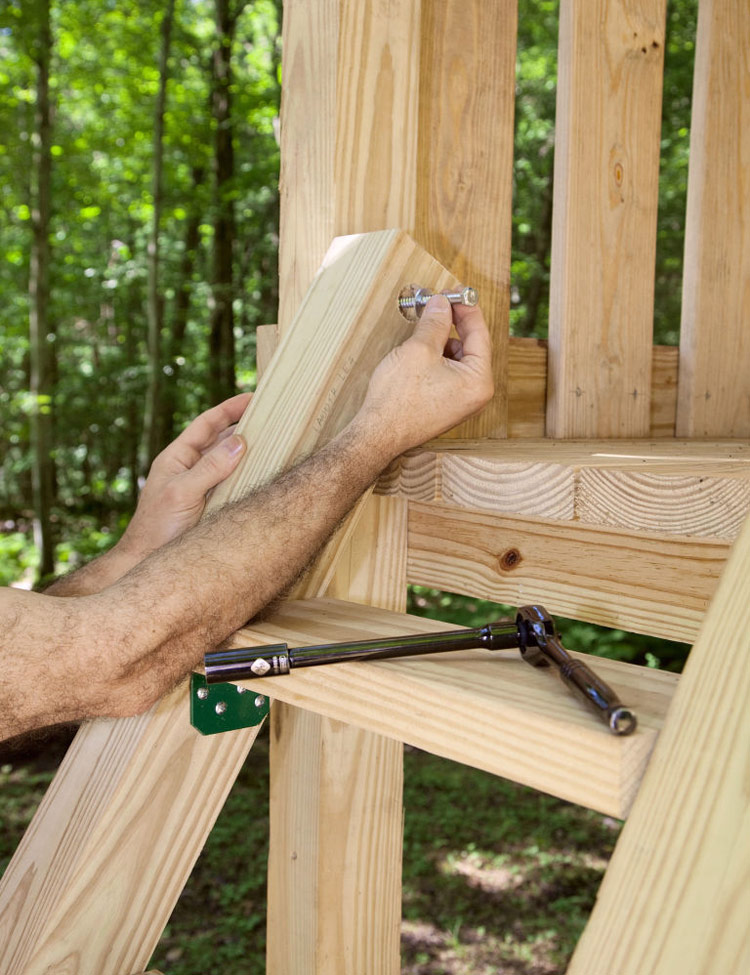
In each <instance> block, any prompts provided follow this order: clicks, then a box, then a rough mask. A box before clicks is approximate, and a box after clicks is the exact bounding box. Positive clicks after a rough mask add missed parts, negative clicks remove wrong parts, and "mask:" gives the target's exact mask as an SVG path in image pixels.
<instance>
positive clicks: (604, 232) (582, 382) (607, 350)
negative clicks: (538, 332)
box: [547, 0, 666, 437]
mask: <svg viewBox="0 0 750 975" xmlns="http://www.w3.org/2000/svg"><path fill="white" fill-rule="evenodd" d="M665 11H666V0H622V2H618V3H609V2H607V0H562V3H561V10H560V56H559V79H558V89H557V122H556V145H555V187H554V211H553V232H552V268H551V283H550V328H549V377H548V378H549V385H548V412H547V434H548V436H551V437H642V436H647V435H648V432H649V424H650V420H649V403H650V385H651V343H652V330H653V329H652V323H653V293H654V255H655V247H656V215H657V202H658V171H659V140H660V129H661V90H662V69H663V59H664V25H665Z"/></svg>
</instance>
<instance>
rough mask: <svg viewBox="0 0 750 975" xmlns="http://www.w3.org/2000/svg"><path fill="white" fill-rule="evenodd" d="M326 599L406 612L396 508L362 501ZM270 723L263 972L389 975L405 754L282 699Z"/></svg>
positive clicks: (396, 923)
mask: <svg viewBox="0 0 750 975" xmlns="http://www.w3.org/2000/svg"><path fill="white" fill-rule="evenodd" d="M329 592H330V593H331V594H335V595H336V596H338V597H339V598H345V599H350V600H353V601H355V602H362V603H366V604H368V605H371V606H380V607H382V608H384V609H393V610H396V611H399V612H403V611H404V609H405V607H406V502H405V501H404V500H402V499H401V498H384V497H371V498H370V499H369V501H368V502H367V505H366V506H365V508H364V511H363V513H362V516H361V518H360V520H359V523H358V525H357V531H356V534H355V535H353V537H352V538H351V540H350V541H349V543H348V545H347V546H346V547H345V549H344V550H343V553H342V554H341V556H340V558H339V559H338V562H337V569H336V574H335V576H334V578H333V581H332V584H331V586H330V590H329ZM271 719H272V720H271V807H270V817H271V847H270V854H269V865H268V965H267V971H268V975H361V973H362V972H373V973H375V972H377V973H378V975H397V973H398V972H399V971H400V970H401V962H400V958H401V955H400V930H401V846H402V793H403V745H402V744H401V742H400V741H393V740H392V739H390V738H384V737H382V736H381V735H377V734H373V733H372V732H368V731H363V730H361V729H358V728H353V727H352V726H350V725H347V724H344V723H342V722H339V721H333V720H331V719H329V718H324V717H321V716H320V715H318V714H313V713H312V712H309V711H302V710H300V709H299V708H295V707H292V706H291V705H286V704H281V703H278V702H277V703H274V705H273V710H272V715H271Z"/></svg>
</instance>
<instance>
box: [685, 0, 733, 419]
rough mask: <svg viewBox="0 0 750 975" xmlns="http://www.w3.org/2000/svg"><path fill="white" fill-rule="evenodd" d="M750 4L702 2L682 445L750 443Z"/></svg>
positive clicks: (688, 250)
mask: <svg viewBox="0 0 750 975" xmlns="http://www.w3.org/2000/svg"><path fill="white" fill-rule="evenodd" d="M749 72H750V5H749V4H748V3H747V0H702V2H701V4H700V7H699V14H698V41H697V47H696V59H695V79H694V87H693V114H692V127H691V133H690V173H689V178H688V202H687V220H686V227H685V269H684V276H683V288H682V331H681V338H680V379H679V396H678V412H677V436H680V437H713V436H722V437H747V436H750V331H749V330H748V321H749V320H750V235H748V230H747V227H748V222H749V221H750V83H749V82H748V73H749Z"/></svg>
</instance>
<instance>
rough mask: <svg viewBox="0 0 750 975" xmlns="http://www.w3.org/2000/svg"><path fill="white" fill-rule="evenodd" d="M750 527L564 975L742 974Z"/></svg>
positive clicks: (748, 902) (748, 946)
mask: <svg viewBox="0 0 750 975" xmlns="http://www.w3.org/2000/svg"><path fill="white" fill-rule="evenodd" d="M748 602H750V520H749V521H747V522H746V523H745V526H744V528H743V531H742V534H741V535H740V536H739V538H738V540H737V542H736V544H735V547H734V549H733V551H732V555H731V557H730V559H729V561H728V563H727V565H726V568H725V570H724V573H723V575H722V578H721V581H720V584H719V587H718V589H717V591H716V595H715V597H714V599H713V601H712V603H711V606H710V608H709V611H708V613H707V615H706V618H705V620H704V623H703V626H702V627H701V630H700V633H699V635H698V639H697V641H696V643H695V646H694V647H693V649H692V651H691V653H690V657H689V658H688V662H687V665H686V667H685V670H684V672H683V675H682V677H681V678H680V683H679V685H678V687H677V691H676V693H675V696H674V699H673V701H672V705H671V708H670V710H669V712H668V715H667V722H666V725H665V727H664V730H663V731H662V733H661V736H660V738H659V740H658V742H657V744H656V747H655V749H654V752H653V755H652V757H651V762H650V764H649V767H648V770H647V772H646V775H645V777H644V780H643V783H642V785H641V789H640V792H639V793H638V796H637V798H636V801H635V804H634V806H633V809H632V812H631V814H630V817H629V819H628V822H627V823H626V825H625V829H624V830H623V832H622V835H621V837H620V839H619V841H618V843H617V846H616V849H615V853H614V856H613V858H612V861H611V863H610V866H609V869H608V870H607V873H606V874H605V878H604V881H603V883H602V887H601V889H600V892H599V897H598V900H597V903H596V906H595V908H594V911H593V914H592V916H591V919H590V921H589V924H588V926H587V927H586V930H585V931H584V934H583V937H582V938H581V940H580V942H579V944H578V948H577V950H576V953H575V955H574V957H573V961H572V963H571V966H570V968H569V969H568V975H601V973H602V972H603V971H607V972H613V973H614V972H616V973H617V975H643V973H644V972H648V973H649V975H674V973H675V972H684V973H686V975H716V973H718V972H722V973H727V975H744V973H745V972H747V971H750V939H749V938H748V917H749V916H750V885H748V882H747V878H748V873H749V872H750V792H749V791H748V787H747V783H748V766H747V757H748V753H749V752H750V710H748V707H747V702H748V699H750V653H748V651H749V650H750V639H749V638H748V635H747V625H746V615H747V606H748Z"/></svg>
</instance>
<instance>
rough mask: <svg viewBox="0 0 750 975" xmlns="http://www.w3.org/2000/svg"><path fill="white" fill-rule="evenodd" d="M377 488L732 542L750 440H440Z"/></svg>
mask: <svg viewBox="0 0 750 975" xmlns="http://www.w3.org/2000/svg"><path fill="white" fill-rule="evenodd" d="M378 491H379V492H380V493H382V494H392V495H400V496H403V497H406V498H408V499H410V500H413V501H426V502H433V501H437V502H441V503H444V504H449V505H454V506H456V507H459V508H471V509H476V510H482V511H491V512H494V513H496V514H504V515H512V516H514V517H516V516H520V517H533V518H536V517H542V518H548V519H552V520H555V521H561V522H575V523H583V524H587V525H598V526H601V527H614V528H624V529H627V530H628V531H635V532H657V533H660V534H664V535H670V536H675V535H677V536H689V537H699V538H721V539H726V540H728V541H731V540H732V539H734V538H735V537H736V535H737V533H738V532H739V530H740V527H741V525H742V522H743V519H744V518H745V516H746V515H747V514H748V513H749V512H750V444H748V443H747V441H736V440H735V441H719V442H710V441H684V440H683V441H676V440H643V441H638V440H602V441H599V440H594V441H580V440H579V441H576V440H528V441H527V440H506V441H494V442H492V443H490V442H487V441H455V442H454V443H453V444H452V445H451V446H450V447H448V448H446V444H445V443H444V442H436V443H435V444H433V445H428V447H427V448H426V449H424V450H421V451H415V452H412V453H410V454H408V455H406V456H404V457H403V458H400V459H399V461H397V462H396V464H395V465H394V466H393V467H392V468H391V469H390V470H389V471H388V472H387V473H386V474H385V475H384V476H383V478H381V481H380V483H379V485H378Z"/></svg>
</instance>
